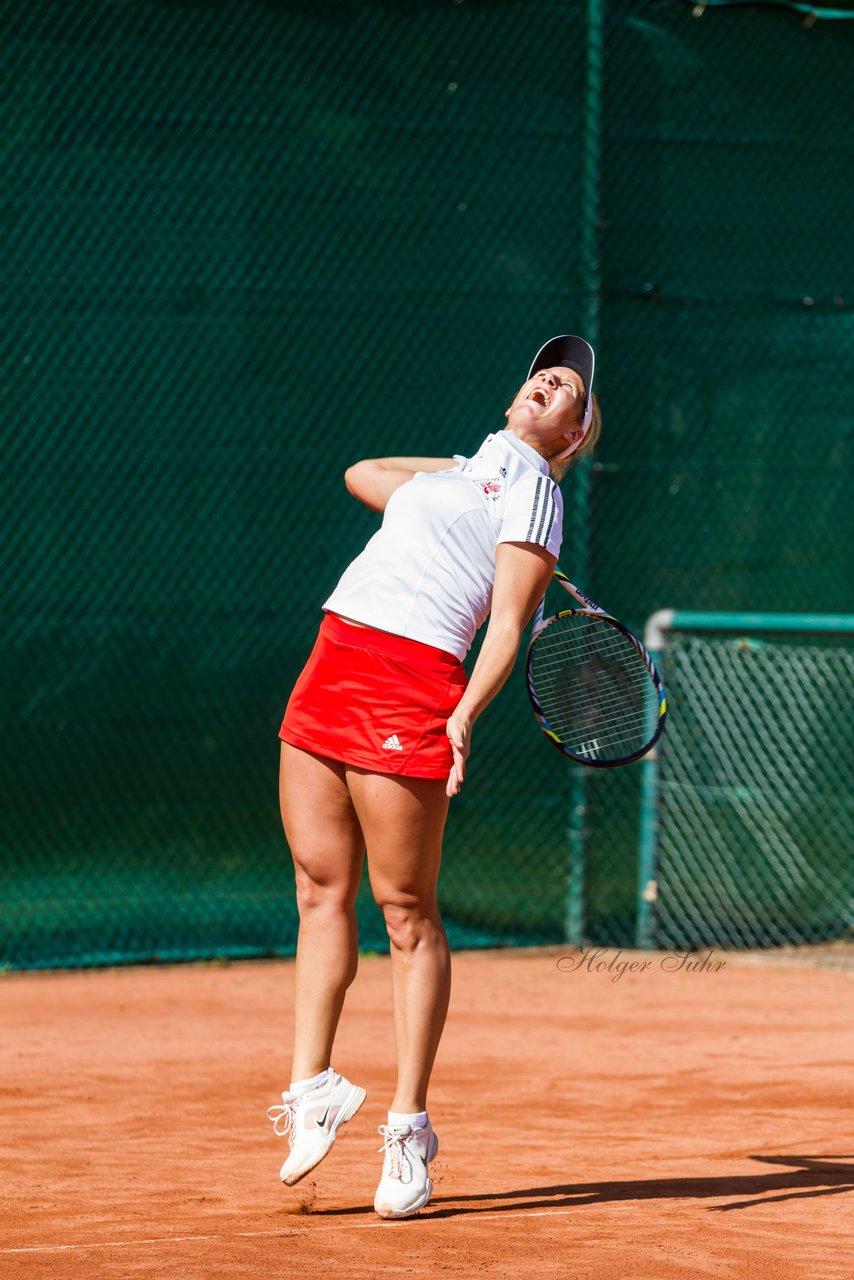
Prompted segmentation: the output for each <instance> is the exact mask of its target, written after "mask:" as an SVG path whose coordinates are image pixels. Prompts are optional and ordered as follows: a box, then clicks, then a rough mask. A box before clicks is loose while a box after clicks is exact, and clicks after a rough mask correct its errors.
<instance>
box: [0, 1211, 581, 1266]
mask: <svg viewBox="0 0 854 1280" xmlns="http://www.w3.org/2000/svg"><path fill="white" fill-rule="evenodd" d="M579 1207H580V1206H578V1205H575V1206H573V1207H572V1208H571V1209H532V1210H524V1209H521V1210H518V1211H516V1212H514V1211H513V1210H512V1209H503V1210H502V1211H501V1212H500V1213H479V1214H478V1215H477V1221H478V1222H483V1221H484V1220H485V1219H487V1218H506V1217H507V1214H508V1213H510V1214H512V1216H513V1218H514V1219H515V1218H551V1217H554V1218H556V1217H558V1215H559V1214H565V1213H575V1212H576V1211H577V1209H578V1208H579ZM304 1216H305V1217H306V1218H312V1219H313V1222H312V1225H313V1226H317V1227H320V1226H323V1227H329V1228H330V1229H332V1230H336V1231H364V1230H366V1229H367V1228H371V1229H375V1228H376V1227H387V1226H388V1225H389V1224H388V1222H384V1221H383V1220H382V1219H380V1220H379V1221H377V1222H324V1221H323V1218H322V1217H321V1216H320V1215H318V1214H311V1213H307V1214H305V1215H304ZM454 1216H463V1217H465V1210H463V1211H462V1213H461V1214H456V1215H454ZM436 1217H437V1218H438V1215H436ZM431 1220H432V1218H431V1215H430V1214H428V1215H427V1217H426V1218H420V1219H419V1221H420V1222H430V1221H431ZM297 1234H298V1232H297V1230H296V1228H292V1229H291V1230H288V1228H287V1227H277V1228H276V1229H275V1230H274V1231H231V1232H227V1233H225V1234H219V1235H206V1236H153V1237H151V1239H149V1240H96V1241H94V1242H93V1243H92V1244H33V1245H25V1246H23V1247H22V1248H20V1249H0V1255H3V1254H7V1253H63V1252H67V1251H69V1250H75V1249H77V1250H80V1249H128V1248H130V1247H131V1246H133V1245H144V1244H185V1243H187V1241H193V1240H223V1239H228V1238H229V1236H231V1237H233V1238H235V1239H238V1238H239V1239H241V1240H245V1239H247V1238H254V1237H258V1236H287V1235H297Z"/></svg>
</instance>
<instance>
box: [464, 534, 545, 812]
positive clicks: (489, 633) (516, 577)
mask: <svg viewBox="0 0 854 1280" xmlns="http://www.w3.org/2000/svg"><path fill="white" fill-rule="evenodd" d="M556 564H557V557H556V556H553V555H552V554H551V552H550V551H547V550H546V548H545V547H540V546H537V545H536V544H534V543H531V542H499V544H498V546H497V547H496V549H495V584H494V586H493V589H492V610H491V612H490V615H489V623H488V625H487V628H486V635H485V636H484V639H483V644H482V645H481V649H480V653H479V654H478V659H477V662H476V663H475V667H474V671H473V672H472V674H471V679H470V680H469V682H468V687H467V689H466V691H465V693H464V694H463V696H462V698H461V699H460V701H459V703H458V705H457V708H456V710H455V711H454V713H453V715H452V716H451V717H450V718H449V720H448V724H447V732H448V737H449V738H450V741H451V746H452V747H453V752H454V765H453V768H452V769H451V774H450V777H449V778H448V786H447V792H448V795H449V796H455V795H456V794H457V792H458V791H459V789H460V786H461V784H462V781H463V777H464V775H465V762H466V757H467V756H468V753H469V743H470V737H471V729H472V725H473V724H474V722H475V720H476V719H477V717H478V716H479V715H480V713H481V712H482V711H483V710H484V708H485V707H487V706H488V705H489V703H490V702H491V701H492V699H493V698H494V697H495V695H496V694H497V693H498V691H499V689H500V688H501V687H502V685H503V684H504V683H505V682H506V680H507V677H508V676H509V675H510V672H511V671H512V670H513V664H514V663H515V661H516V655H517V654H518V652H519V645H520V642H521V640H522V632H523V631H524V629H525V627H526V626H527V625H528V623H529V622H530V620H531V618H532V616H533V613H534V610H535V609H536V607H537V604H538V603H539V601H540V600H541V599H542V597H543V596H544V595H545V593H546V587H547V586H548V585H549V581H550V579H551V576H552V571H553V570H554V567H555V565H556Z"/></svg>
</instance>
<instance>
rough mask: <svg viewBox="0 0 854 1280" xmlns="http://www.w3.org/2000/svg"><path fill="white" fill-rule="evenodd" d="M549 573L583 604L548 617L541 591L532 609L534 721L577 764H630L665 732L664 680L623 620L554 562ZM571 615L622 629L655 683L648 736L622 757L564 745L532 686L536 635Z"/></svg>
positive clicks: (528, 662) (528, 659) (528, 671)
mask: <svg viewBox="0 0 854 1280" xmlns="http://www.w3.org/2000/svg"><path fill="white" fill-rule="evenodd" d="M552 576H553V577H555V578H556V579H557V580H558V582H559V583H560V584H561V586H562V587H563V588H564V589H565V590H566V591H568V592H569V594H570V595H571V596H574V597H575V599H576V600H578V601H579V603H580V604H582V605H584V606H585V607H584V608H583V609H563V610H561V611H560V612H559V613H555V614H552V615H551V616H550V617H548V618H546V619H544V618H543V607H544V604H545V595H543V598H542V600H540V602H539V604H538V605H537V608H536V611H535V613H534V624H533V628H532V631H531V638H530V640H529V641H528V649H527V653H526V655H525V680H526V683H527V686H528V697H529V698H530V701H531V707H532V708H533V711H534V715H535V717H536V720H537V723H538V724H539V726H540V728H541V729H542V731H543V733H544V734H545V735H546V737H547V738H548V740H549V742H550V743H551V744H552V746H553V747H555V748H556V749H557V750H558V751H560V752H561V754H562V755H565V756H568V757H569V759H570V760H574V761H575V762H576V763H577V764H586V765H587V766H588V767H589V768H591V769H616V768H620V767H621V766H622V765H624V764H633V763H634V761H635V760H640V759H641V758H642V757H643V756H645V755H647V754H648V752H649V751H651V750H652V748H653V747H654V746H655V744H656V743H657V742H658V739H659V738H660V737H661V735H662V733H663V732H664V725H665V722H666V720H667V690H666V689H665V687H664V682H663V681H662V679H661V676H660V675H659V673H658V670H657V668H656V666H655V663H654V662H653V660H652V658H651V657H650V655H649V653H648V652H647V650H646V649H645V648H644V646H643V645H642V644H641V642H640V640H638V638H637V636H636V635H633V634H632V632H631V631H629V629H628V627H626V626H624V625H623V623H622V622H619V621H618V620H617V619H616V618H615V617H614V616H613V614H610V613H606V611H605V610H604V609H602V608H601V607H600V606H599V605H598V604H596V602H595V600H591V599H590V597H589V596H588V595H586V594H585V593H584V592H583V591H582V590H581V589H580V588H579V587H577V586H575V584H574V583H573V582H570V580H569V578H568V577H567V576H566V574H565V573H564V572H563V570H562V569H559V568H557V566H556V567H555V569H554V571H553V575H552ZM572 616H578V617H594V618H600V619H602V620H603V621H606V622H607V623H608V625H609V626H612V627H615V628H616V630H617V631H619V632H621V633H622V634H623V635H624V636H625V637H626V639H627V640H628V641H629V642H630V643H631V644H632V645H633V647H634V648H635V649H636V650H637V652H638V653H639V655H640V656H641V658H642V659H643V662H644V665H645V667H646V669H647V671H648V673H649V677H650V679H651V680H652V683H653V685H654V686H655V691H656V694H657V695H658V714H657V716H656V719H655V723H654V725H653V722H652V712H650V726H649V727H650V730H651V736H650V737H649V739H648V740H647V742H646V743H645V744H644V745H643V747H641V748H640V750H638V751H635V752H633V753H632V754H631V755H629V756H625V757H621V758H620V759H619V760H596V759H594V758H593V757H591V756H586V755H582V754H580V753H579V752H577V751H572V750H571V749H570V748H569V747H568V746H566V744H565V743H564V742H563V741H562V739H560V738H559V737H558V736H557V734H556V733H555V731H554V730H553V729H552V728H551V726H550V725H549V722H548V720H547V719H546V716H545V713H544V712H543V708H542V706H541V705H540V701H539V698H538V697H537V694H536V692H535V690H534V681H533V675H532V657H533V653H534V648H535V645H536V642H537V639H538V637H539V636H540V634H541V632H543V631H544V630H545V629H546V627H548V626H550V625H551V624H552V623H553V622H556V621H557V620H558V618H568V617H572Z"/></svg>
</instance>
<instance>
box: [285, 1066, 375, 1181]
mask: <svg viewBox="0 0 854 1280" xmlns="http://www.w3.org/2000/svg"><path fill="white" fill-rule="evenodd" d="M366 1096H367V1095H366V1093H365V1090H364V1089H360V1088H359V1086H358V1085H355V1084H351V1083H350V1081H349V1080H345V1078H344V1076H339V1075H338V1073H337V1072H336V1071H330V1073H329V1080H328V1081H327V1083H326V1084H322V1085H320V1086H319V1087H318V1088H317V1089H309V1090H308V1091H307V1092H306V1093H287V1092H285V1093H283V1094H282V1105H281V1106H275V1107H270V1108H268V1111H267V1115H268V1116H269V1117H270V1119H271V1120H272V1121H273V1129H274V1131H275V1132H276V1133H277V1134H279V1135H280V1136H282V1137H284V1135H285V1134H287V1135H288V1143H289V1145H290V1149H291V1150H290V1155H289V1156H288V1158H287V1160H286V1161H285V1163H284V1164H283V1165H282V1167H281V1169H280V1171H279V1177H280V1178H281V1179H282V1182H284V1183H287V1185H288V1186H289V1187H292V1186H293V1185H294V1183H295V1182H299V1180H300V1178H304V1177H305V1175H306V1174H307V1173H310V1172H311V1170H312V1169H313V1168H314V1167H315V1165H318V1164H320V1162H321V1160H322V1159H323V1157H324V1156H326V1155H328V1154H329V1152H330V1151H331V1150H332V1147H333V1145H334V1142H335V1134H336V1132H337V1131H338V1128H339V1126H340V1125H342V1124H343V1123H344V1121H345V1120H350V1119H351V1118H352V1117H353V1116H354V1115H355V1114H356V1112H357V1111H358V1110H359V1107H360V1106H361V1105H362V1103H363V1102H364V1101H365V1098H366Z"/></svg>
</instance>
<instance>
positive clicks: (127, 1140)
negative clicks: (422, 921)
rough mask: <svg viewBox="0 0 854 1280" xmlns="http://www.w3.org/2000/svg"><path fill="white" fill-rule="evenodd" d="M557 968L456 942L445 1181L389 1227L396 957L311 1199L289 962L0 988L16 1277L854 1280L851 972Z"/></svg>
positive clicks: (434, 1094) (361, 982) (531, 957)
mask: <svg viewBox="0 0 854 1280" xmlns="http://www.w3.org/2000/svg"><path fill="white" fill-rule="evenodd" d="M615 954H616V953H614V952H609V953H606V954H605V956H604V957H603V958H604V959H605V960H606V961H607V960H610V961H614V960H615ZM560 955H561V952H560V951H551V952H509V951H506V952H488V953H487V952H481V953H467V954H458V955H455V957H454V990H453V995H452V1001H451V1012H450V1015H449V1018H448V1024H447V1028H446V1032H445V1037H444V1039H443V1042H442V1045H441V1048H440V1050H439V1057H438V1060H437V1065H436V1070H435V1073H434V1077H433V1085H432V1088H431V1095H430V1099H429V1107H430V1113H431V1118H432V1119H433V1122H434V1124H435V1126H436V1129H437V1132H438V1133H439V1135H440V1140H441V1144H442V1149H441V1152H440V1154H439V1157H438V1158H437V1159H436V1161H435V1162H434V1164H433V1166H432V1168H433V1178H434V1182H435V1183H436V1191H435V1194H434V1199H433V1201H432V1202H431V1204H430V1206H429V1207H428V1208H427V1209H426V1210H425V1211H424V1212H423V1214H421V1215H420V1216H419V1217H418V1218H414V1219H410V1220H408V1221H405V1222H398V1223H395V1222H382V1221H380V1220H379V1219H378V1218H376V1216H375V1215H374V1212H373V1208H372V1204H373V1194H374V1190H375V1187H376V1182H377V1179H378V1176H379V1170H380V1162H381V1156H380V1154H379V1152H378V1148H379V1147H380V1145H381V1138H380V1137H379V1135H378V1134H377V1132H376V1129H377V1125H378V1124H380V1123H382V1122H383V1121H384V1120H385V1110H386V1108H387V1106H388V1103H389V1101H390V1099H391V1090H392V1084H393V1065H392V1055H391V1052H390V1046H391V1043H392V1022H391V1008H390V973H389V962H388V959H387V958H386V957H363V959H362V961H361V965H360V970H359V976H358V978H357V980H356V983H355V985H354V986H353V987H352V988H351V989H350V992H349V994H348V1000H347V1004H346V1006H345V1009H344V1015H343V1019H342V1025H341V1028H340V1031H339V1037H338V1041H337V1044H336V1053H335V1055H334V1058H333V1062H334V1064H335V1066H336V1067H337V1068H338V1069H339V1070H341V1071H343V1072H344V1073H345V1074H347V1075H348V1076H350V1077H351V1078H352V1079H354V1080H356V1081H358V1082H359V1083H361V1084H363V1085H364V1086H365V1087H366V1088H367V1090H368V1100H367V1102H366V1103H365V1105H364V1107H363V1108H362V1110H361V1111H360V1112H359V1114H358V1116H357V1117H356V1118H355V1120H354V1121H352V1122H351V1123H350V1125H348V1126H347V1128H346V1130H345V1131H344V1133H343V1135H342V1136H341V1137H340V1138H339V1141H338V1143H337V1144H336V1147H335V1149H334V1151H333V1152H332V1154H331V1155H330V1156H329V1158H328V1159H327V1160H326V1161H325V1162H324V1164H323V1165H321V1166H320V1168H319V1169H318V1170H317V1171H316V1173H315V1174H313V1175H310V1176H309V1177H308V1178H307V1179H306V1180H305V1181H304V1182H302V1183H300V1184H299V1185H298V1186H297V1187H294V1188H286V1187H283V1186H282V1184H281V1183H280V1182H279V1180H278V1176H277V1175H278V1168H279V1165H280V1163H281V1161H282V1159H283V1158H284V1154H285V1152H286V1150H287V1143H286V1141H285V1140H283V1139H276V1138H275V1137H274V1135H273V1131H272V1126H271V1125H270V1123H269V1121H268V1120H267V1118H266V1116H265V1109H266V1107H267V1106H268V1105H270V1104H271V1103H273V1102H275V1101H277V1098H278V1094H279V1093H280V1091H281V1089H283V1088H285V1087H286V1086H287V1082H288V1074H289V1067H290V1061H289V1034H290V1025H291V1000H292V966H291V964H290V963H288V962H276V963H272V962H271V963H263V964H253V963H249V964H239V965H233V966H227V967H216V966H204V967H201V966H188V967H174V968H163V969H128V970H114V971H100V972H98V971H94V972H88V973H66V974H15V975H7V976H6V977H4V978H3V979H2V980H0V1001H2V1007H3V1025H4V1037H3V1047H2V1059H3V1061H2V1075H0V1087H2V1095H3V1131H2V1139H0V1147H1V1148H2V1153H3V1164H4V1169H5V1171H6V1172H5V1176H4V1186H3V1194H4V1198H5V1205H4V1208H3V1215H2V1237H0V1275H2V1276H4V1277H7V1276H8V1277H15V1280H17V1278H18V1277H21V1278H22V1280H29V1277H36V1276H39V1277H42V1276H44V1277H51V1280H65V1278H66V1277H72V1276H73V1277H87V1280H88V1278H89V1277H133V1278H136V1277H139V1278H144V1277H149V1276H150V1277H158V1280H160V1278H161V1277H167V1276H168V1277H170V1280H187V1278H189V1277H193V1278H195V1277H199V1280H218V1278H219V1277H229V1280H234V1278H239V1277H243V1276H247V1277H249V1276H251V1277H253V1280H267V1278H268V1277H269V1278H270V1280H272V1278H273V1277H276V1278H279V1277H287V1276H294V1275H296V1276H324V1277H326V1276H329V1277H334V1278H335V1280H355V1278H356V1277H359V1278H360V1280H361V1278H362V1277H377V1276H386V1275H395V1276H396V1275H401V1276H410V1275H413V1276H419V1275H427V1274H428V1272H435V1273H436V1274H438V1275H446V1276H449V1277H457V1276H459V1277H469V1276H475V1277H476V1276H482V1275H490V1276H506V1277H514V1278H515V1277H531V1278H532V1280H533V1278H536V1280H548V1278H550V1277H562V1278H563V1277H568V1278H570V1277H571V1278H572V1280H699V1278H702V1277H710V1276H713V1277H725V1278H727V1280H729V1278H730V1277H731V1278H732V1280H754V1278H757V1280H758V1278H760V1277H761V1278H762V1280H766V1278H767V1280H850V1277H851V1276H852V1275H854V1261H852V1254H854V1250H852V1243H854V1215H852V1212H851V1211H852V1205H854V1154H852V1153H854V1133H852V1127H854V1119H852V1111H851V1102H852V1078H851V1064H852V1059H854V1031H852V1025H854V1019H852V1009H854V972H851V971H845V970H844V969H841V970H840V969H833V968H830V969H828V968H821V967H818V966H817V965H816V966H811V965H809V964H804V963H795V964H784V963H780V962H779V961H774V960H773V959H769V960H763V959H761V958H757V957H755V956H754V957H734V956H728V957H726V960H727V966H726V968H725V969H723V970H721V971H719V972H709V971H707V970H706V971H701V972H695V973H689V972H686V971H685V970H681V971H679V972H671V973H668V972H666V971H665V970H664V969H663V968H662V957H661V956H647V957H638V956H637V955H629V954H625V955H624V956H623V957H622V958H623V959H639V958H645V959H647V960H648V961H649V962H650V964H649V967H648V968H647V969H646V970H645V971H642V972H636V973H633V974H632V973H626V974H624V976H622V977H621V978H619V979H618V980H617V981H613V980H612V979H613V977H614V971H613V970H612V971H611V972H610V973H609V972H607V971H606V972H591V971H589V970H588V969H586V968H585V969H582V970H581V971H574V972H565V971H561V969H559V967H558V964H557V961H558V958H559V956H560ZM716 958H717V959H721V958H723V957H722V956H721V955H718V956H717V957H716Z"/></svg>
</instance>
